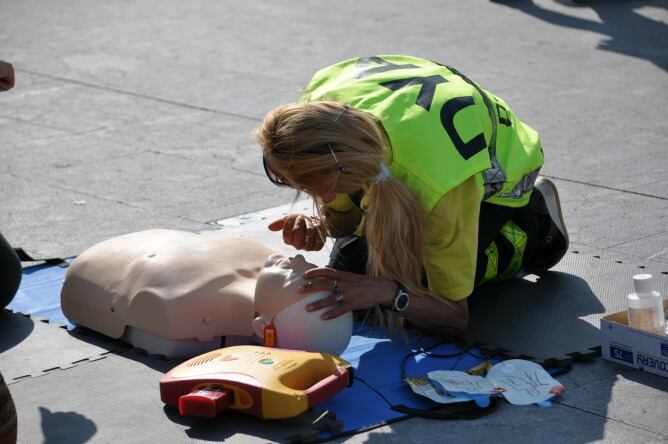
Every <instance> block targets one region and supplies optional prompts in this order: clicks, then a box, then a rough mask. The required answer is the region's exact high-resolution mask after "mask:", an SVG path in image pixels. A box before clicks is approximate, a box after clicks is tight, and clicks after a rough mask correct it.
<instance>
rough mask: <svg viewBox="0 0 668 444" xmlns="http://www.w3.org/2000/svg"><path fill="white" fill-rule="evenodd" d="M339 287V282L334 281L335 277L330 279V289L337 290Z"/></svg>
mask: <svg viewBox="0 0 668 444" xmlns="http://www.w3.org/2000/svg"><path fill="white" fill-rule="evenodd" d="M338 289H339V283H338V282H336V279H332V290H334V291H337V290H338Z"/></svg>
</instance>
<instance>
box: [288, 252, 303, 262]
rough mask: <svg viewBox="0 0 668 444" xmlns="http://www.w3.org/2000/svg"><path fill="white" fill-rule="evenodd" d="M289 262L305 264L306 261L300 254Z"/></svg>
mask: <svg viewBox="0 0 668 444" xmlns="http://www.w3.org/2000/svg"><path fill="white" fill-rule="evenodd" d="M290 262H292V263H293V264H294V263H302V264H304V263H306V259H304V256H303V255H301V254H298V255H296V256H295V257H293V258H291V259H290Z"/></svg>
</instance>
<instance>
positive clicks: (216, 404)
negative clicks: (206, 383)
mask: <svg viewBox="0 0 668 444" xmlns="http://www.w3.org/2000/svg"><path fill="white" fill-rule="evenodd" d="M232 401H234V395H233V393H232V392H231V391H230V390H224V389H216V388H210V389H206V388H205V389H200V390H197V391H195V392H192V393H188V394H187V395H183V396H180V397H179V414H180V415H182V416H203V417H205V418H215V417H216V415H218V413H220V412H222V411H223V410H225V408H226V407H228V406H229V405H230V404H232Z"/></svg>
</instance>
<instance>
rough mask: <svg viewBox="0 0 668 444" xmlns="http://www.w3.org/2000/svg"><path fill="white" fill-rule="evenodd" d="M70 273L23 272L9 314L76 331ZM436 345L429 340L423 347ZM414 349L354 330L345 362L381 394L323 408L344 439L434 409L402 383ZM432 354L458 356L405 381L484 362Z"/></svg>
mask: <svg viewBox="0 0 668 444" xmlns="http://www.w3.org/2000/svg"><path fill="white" fill-rule="evenodd" d="M66 271H67V269H66V268H61V267H58V266H54V265H39V266H34V267H30V268H26V269H24V271H23V280H22V282H21V286H20V288H19V291H18V293H17V295H16V297H15V298H14V300H13V301H12V302H11V303H10V304H9V307H8V308H10V309H11V310H13V311H15V312H21V313H28V314H30V315H31V316H37V317H42V318H47V319H48V320H49V321H50V322H53V323H61V324H67V325H68V328H70V329H71V328H74V325H72V324H71V323H70V322H69V321H68V320H67V319H66V318H65V316H64V315H63V313H62V311H61V309H60V289H61V287H62V283H63V279H64V277H65V273H66ZM433 344H434V343H433V342H431V343H430V342H429V340H428V339H427V340H425V347H427V346H430V345H433ZM416 346H417V338H416V337H415V336H410V344H406V343H403V342H400V341H391V340H390V339H389V338H388V337H387V335H386V333H385V330H384V329H382V328H379V327H370V326H365V325H361V324H356V325H355V331H354V335H353V337H352V339H351V341H350V344H349V346H348V348H347V349H346V350H345V351H344V353H343V354H342V355H341V357H342V358H343V359H345V360H347V361H349V362H350V363H351V364H352V366H353V367H354V374H355V376H356V377H358V378H360V379H362V380H364V381H366V382H367V383H368V384H369V385H370V386H372V387H373V388H374V389H375V390H377V391H378V392H379V393H380V394H379V393H377V392H376V391H374V390H372V389H371V388H370V387H368V386H367V385H365V384H364V383H362V382H360V381H355V382H354V383H353V385H352V386H351V387H349V388H347V389H346V390H344V391H342V392H340V393H339V394H337V395H336V396H335V397H333V398H332V399H330V400H329V401H327V402H325V403H323V404H321V405H320V406H319V407H320V408H322V409H323V410H325V409H326V410H329V411H331V412H333V413H335V414H336V416H337V418H338V419H340V420H343V422H344V430H343V432H344V433H346V432H354V431H356V430H360V429H365V428H368V427H370V426H373V425H377V424H380V423H384V422H387V421H392V420H395V419H398V418H401V417H403V416H405V415H404V414H402V413H399V412H396V411H394V410H391V409H390V408H389V405H388V403H387V402H389V403H391V404H403V405H405V406H408V407H411V408H418V409H423V408H430V407H434V406H435V405H436V404H435V403H433V402H432V401H430V400H428V399H427V398H423V397H421V396H418V395H416V394H414V393H413V392H412V391H411V389H410V387H409V386H408V385H407V384H406V383H405V382H403V381H402V380H401V378H400V374H401V373H400V372H401V365H402V362H403V361H404V358H405V357H406V356H407V355H408V354H410V352H411V351H413V350H414V349H415V347H416ZM431 352H432V353H434V354H446V355H447V354H456V355H457V356H454V357H449V358H435V357H429V356H425V355H424V354H417V355H415V356H411V357H409V358H408V359H406V362H405V366H404V368H405V376H425V375H426V374H427V372H429V371H432V370H438V369H442V370H452V369H454V370H467V369H469V368H471V367H473V366H475V365H477V364H479V363H480V362H482V361H483V360H484V357H483V356H481V355H480V352H479V351H478V350H470V351H464V350H463V349H462V348H460V347H459V346H457V345H454V344H443V345H438V346H437V347H436V348H434V349H433V350H431ZM381 395H382V396H383V397H385V398H386V399H387V402H386V401H385V400H384V399H383V398H382V397H381ZM324 437H326V436H324Z"/></svg>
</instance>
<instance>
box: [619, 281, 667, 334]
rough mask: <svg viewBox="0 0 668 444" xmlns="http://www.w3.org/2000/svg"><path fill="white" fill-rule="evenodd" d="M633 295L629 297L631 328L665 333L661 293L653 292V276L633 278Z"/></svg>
mask: <svg viewBox="0 0 668 444" xmlns="http://www.w3.org/2000/svg"><path fill="white" fill-rule="evenodd" d="M633 289H634V290H635V291H634V292H633V293H629V295H628V297H627V302H628V313H629V327H633V328H637V329H640V330H646V331H649V332H652V333H663V329H664V324H665V318H664V313H663V300H662V298H661V293H659V292H658V291H654V290H652V275H651V274H637V275H635V276H633Z"/></svg>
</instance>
